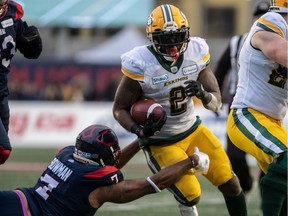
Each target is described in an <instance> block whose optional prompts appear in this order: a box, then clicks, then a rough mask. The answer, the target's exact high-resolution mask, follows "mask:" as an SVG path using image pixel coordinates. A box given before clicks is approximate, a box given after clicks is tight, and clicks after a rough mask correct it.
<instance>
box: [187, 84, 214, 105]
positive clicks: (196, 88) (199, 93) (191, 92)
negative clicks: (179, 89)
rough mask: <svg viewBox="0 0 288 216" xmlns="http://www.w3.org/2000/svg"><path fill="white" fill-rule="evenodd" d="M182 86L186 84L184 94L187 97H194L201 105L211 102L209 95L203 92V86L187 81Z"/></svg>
mask: <svg viewBox="0 0 288 216" xmlns="http://www.w3.org/2000/svg"><path fill="white" fill-rule="evenodd" d="M184 84H187V86H186V87H185V92H186V95H187V96H189V97H192V96H196V97H197V98H199V99H200V100H201V101H202V102H203V104H207V103H209V102H210V101H211V95H210V94H209V93H208V92H206V91H205V90H204V88H203V85H202V84H201V83H200V82H198V81H195V80H189V81H186V82H185V83H184Z"/></svg>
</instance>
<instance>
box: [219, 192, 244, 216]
mask: <svg viewBox="0 0 288 216" xmlns="http://www.w3.org/2000/svg"><path fill="white" fill-rule="evenodd" d="M224 199H225V203H226V206H227V209H228V212H229V215H230V216H247V206H246V201H245V195H244V193H243V192H241V193H240V194H239V195H238V196H237V197H224Z"/></svg>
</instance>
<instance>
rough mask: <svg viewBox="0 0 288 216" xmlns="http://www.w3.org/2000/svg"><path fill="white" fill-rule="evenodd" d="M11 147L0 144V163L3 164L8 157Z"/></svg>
mask: <svg viewBox="0 0 288 216" xmlns="http://www.w3.org/2000/svg"><path fill="white" fill-rule="evenodd" d="M10 153H11V149H4V148H3V146H0V164H4V163H5V161H6V160H7V159H8V158H9V156H10Z"/></svg>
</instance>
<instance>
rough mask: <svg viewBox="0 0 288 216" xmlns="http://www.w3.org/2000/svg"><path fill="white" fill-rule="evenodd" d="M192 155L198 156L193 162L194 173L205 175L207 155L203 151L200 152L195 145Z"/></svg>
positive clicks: (207, 167) (207, 165) (208, 161)
mask: <svg viewBox="0 0 288 216" xmlns="http://www.w3.org/2000/svg"><path fill="white" fill-rule="evenodd" d="M193 155H197V157H198V160H197V161H194V162H195V167H194V173H195V174H196V173H197V174H204V175H206V174H207V172H208V169H209V164H210V159H209V156H208V155H207V154H205V153H203V152H200V151H199V149H198V148H197V147H195V148H194V153H193ZM193 158H194V157H193Z"/></svg>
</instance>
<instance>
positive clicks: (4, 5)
mask: <svg viewBox="0 0 288 216" xmlns="http://www.w3.org/2000/svg"><path fill="white" fill-rule="evenodd" d="M7 9H8V0H0V18H2V17H3V16H4V15H5V14H6V12H7Z"/></svg>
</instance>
